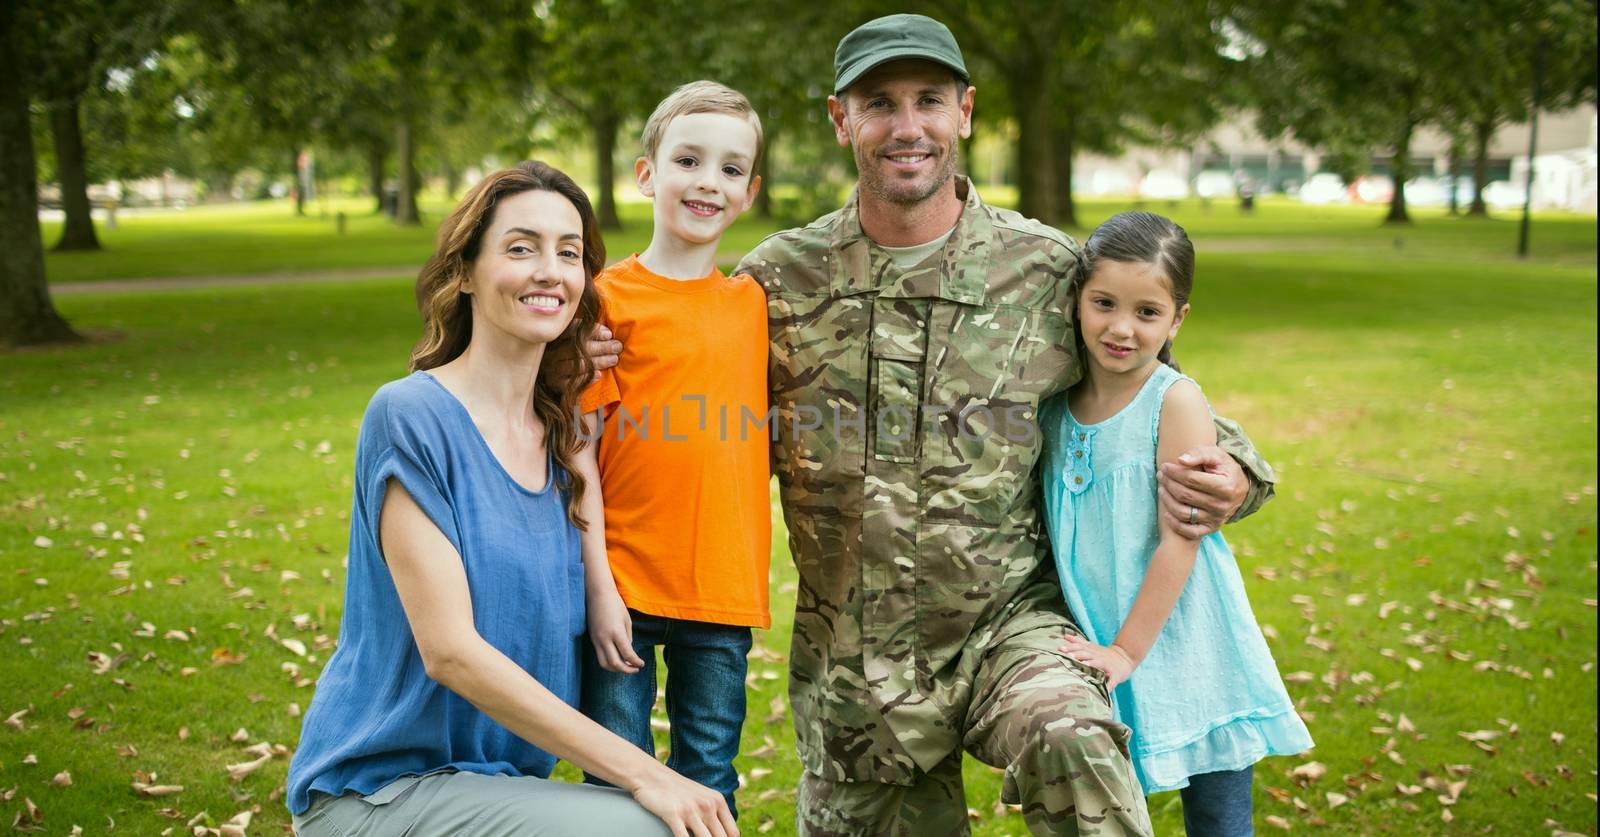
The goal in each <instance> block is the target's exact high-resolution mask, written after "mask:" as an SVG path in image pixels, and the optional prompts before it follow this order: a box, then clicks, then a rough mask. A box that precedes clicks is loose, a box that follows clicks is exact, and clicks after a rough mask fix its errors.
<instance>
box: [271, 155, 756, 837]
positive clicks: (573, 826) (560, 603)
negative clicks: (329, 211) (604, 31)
mask: <svg viewBox="0 0 1600 837" xmlns="http://www.w3.org/2000/svg"><path fill="white" fill-rule="evenodd" d="M603 264H605V250H604V247H603V245H602V244H601V241H600V234H599V226H598V224H597V223H596V221H595V216H594V211H593V210H592V208H591V207H590V205H589V199H588V197H587V196H585V195H584V193H583V191H582V190H581V189H579V188H578V186H577V184H575V183H573V182H572V180H571V179H570V178H568V177H567V176H566V175H565V174H562V173H561V172H559V171H556V170H555V169H553V168H551V167H549V166H547V165H545V164H543V163H538V162H525V163H521V164H519V165H517V166H515V167H513V168H509V169H506V170H504V171H499V172H495V173H494V174H492V175H489V177H487V178H485V179H484V181H483V182H482V183H479V184H478V185H477V186H476V187H474V188H473V190H472V191H471V192H470V193H469V194H468V195H467V197H466V198H465V199H464V200H463V201H462V203H461V205H460V206H459V207H457V208H456V211H455V212H454V213H453V214H451V216H450V217H449V218H448V219H447V220H446V221H445V222H444V224H443V225H442V226H441V227H440V236H439V248H438V250H437V252H435V254H434V256H433V258H432V259H431V260H429V262H428V264H427V266H426V267H424V268H423V270H422V273H421V275H420V276H419V277H418V279H417V289H416V290H417V302H418V307H419V308H421V310H422V319H423V329H424V330H423V337H422V340H421V341H419V342H418V344H417V347H416V349H415V350H414V351H413V352H412V356H411V369H412V374H411V375H410V376H408V377H406V378H402V379H401V380H398V381H394V382H391V383H389V384H387V385H385V386H384V387H383V388H382V389H379V390H378V392H377V394H376V395H374V396H373V398H372V402H371V403H370V404H368V405H367V413H366V418H365V419H364V420H363V421H362V425H361V435H360V438H359V440H358V441H357V443H356V478H355V502H354V507H353V510H352V512H351V515H350V523H351V526H350V555H349V576H348V578H347V579H346V584H345V605H344V616H343V618H342V619H341V621H340V625H339V647H338V650H336V651H335V652H334V654H333V657H332V658H331V659H330V660H329V661H328V665H327V668H325V669H324V670H323V672H322V677H321V679H320V680H319V681H318V684H317V694H316V698H315V699H314V700H313V701H312V702H311V708H310V710H309V711H307V712H306V717H305V725H304V728H303V729H302V731H301V736H300V747H299V749H298V750H296V752H295V755H294V761H293V762H292V763H291V764H290V767H289V792H288V805H289V810H290V812H291V813H292V814H293V815H294V827H295V832H296V833H298V834H302V835H355V834H401V833H405V834H460V833H465V832H467V831H471V832H472V833H473V834H475V835H533V834H538V835H567V834H641V835H661V837H665V835H668V834H676V835H688V834H693V835H696V837H737V835H738V829H737V827H735V826H734V824H733V818H732V815H731V814H730V813H729V811H728V808H727V804H726V803H725V802H724V801H723V799H722V796H721V794H718V793H717V792H715V791H713V790H711V789H709V788H705V787H702V786H700V785H698V784H695V783H694V782H691V781H689V780H688V779H685V778H683V777H681V776H679V775H677V774H676V773H673V772H672V771H671V770H669V769H667V768H666V767H665V766H664V765H662V764H661V763H659V762H657V761H656V760H655V759H654V758H652V757H651V756H650V755H649V754H646V753H642V752H640V751H639V750H638V748H636V747H634V746H633V745H632V744H629V743H628V742H626V741H624V740H622V739H621V738H618V737H617V736H615V735H612V734H611V733H609V732H607V731H606V730H605V729H604V728H602V727H601V726H599V725H598V724H595V723H594V722H593V721H590V720H589V719H587V718H585V717H583V715H581V714H579V713H578V710H577V709H575V708H574V705H575V704H576V703H577V700H578V665H579V659H578V654H579V652H580V647H581V645H582V635H583V629H584V591H583V564H582V562H581V560H580V543H579V542H580V538H583V537H590V538H592V537H598V536H599V534H598V533H599V531H600V530H599V526H598V523H599V521H600V520H601V519H602V516H603V510H602V508H601V498H600V494H599V483H598V474H596V473H594V472H593V471H592V469H591V470H590V471H589V472H588V473H585V472H584V470H583V468H582V466H581V465H580V464H579V462H578V458H579V457H578V452H579V448H580V447H581V443H580V442H579V441H578V439H577V435H576V433H575V432H574V430H573V427H572V423H571V419H570V416H572V415H573V410H574V408H575V407H576V406H577V403H578V389H579V386H580V385H581V384H582V383H583V381H585V380H587V377H588V376H587V375H586V374H583V373H584V372H587V371H589V370H591V369H592V364H590V362H589V361H588V358H587V357H586V356H585V355H584V353H583V351H582V349H581V348H580V346H579V345H578V340H577V338H576V336H575V335H578V334H588V333H589V329H590V328H592V327H593V324H594V323H595V321H596V320H597V319H598V314H599V308H600V303H599V298H598V296H597V295H596V292H595V288H594V274H595V272H596V271H598V270H599V269H600V267H601V266H602V265H603ZM553 363H559V364H561V365H562V368H563V369H567V370H571V369H577V370H580V374H578V375H577V376H574V375H572V374H571V372H570V371H568V372H564V373H559V374H552V373H551V372H550V367H551V365H552V364H553ZM582 530H587V533H586V534H584V535H580V534H579V533H580V531H582ZM557 758H563V759H566V760H568V761H570V762H572V763H573V764H576V765H577V766H579V767H581V768H583V769H584V770H586V771H588V772H590V773H592V774H595V775H597V776H602V777H604V778H605V779H606V780H607V781H609V782H611V783H612V784H614V785H616V786H617V787H619V788H623V789H624V790H615V789H609V788H596V787H591V786H588V785H570V784H564V783H561V782H552V781H549V780H548V778H547V777H548V776H549V775H550V769H551V767H553V766H554V765H555V761H556V759H557ZM625 791H626V792H625ZM630 794H631V796H632V798H631V799H630V798H629V796H630Z"/></svg>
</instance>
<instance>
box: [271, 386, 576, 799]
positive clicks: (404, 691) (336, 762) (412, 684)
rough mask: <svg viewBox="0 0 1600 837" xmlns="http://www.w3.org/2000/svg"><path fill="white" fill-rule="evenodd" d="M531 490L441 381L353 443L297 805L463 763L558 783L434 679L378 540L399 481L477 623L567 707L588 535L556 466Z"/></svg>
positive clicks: (299, 765) (546, 761) (379, 401)
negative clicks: (461, 571) (331, 621)
mask: <svg viewBox="0 0 1600 837" xmlns="http://www.w3.org/2000/svg"><path fill="white" fill-rule="evenodd" d="M546 473H547V474H548V475H549V477H548V479H547V480H546V484H545V487H544V488H543V489H541V490H539V491H529V490H528V489H526V488H524V487H523V486H522V485H520V484H518V483H517V482H516V480H514V479H512V477H511V475H510V474H509V473H507V472H506V470H505V469H504V468H503V467H502V466H501V465H500V462H499V460H497V459H495V457H494V454H493V453H492V452H490V450H489V445H488V443H487V442H485V441H484V439H483V436H482V434H480V433H479V432H478V428H477V426H476V425H475V424H473V422H472V417H471V416H470V415H468V413H467V410H466V408H465V407H464V406H462V404H461V402H459V401H457V400H456V398H455V396H453V395H451V394H450V393H449V392H448V391H447V390H445V388H444V387H443V386H442V385H440V383H439V382H438V381H437V380H435V379H434V377H433V376H432V375H429V374H428V373H426V372H416V373H414V374H412V375H411V376H410V377H407V378H403V379H401V380H398V381H394V382H392V383H389V384H387V385H385V386H384V387H383V388H382V389H379V390H378V392H377V394H376V395H374V396H373V397H372V402H371V403H370V404H368V405H367V413H366V417H365V418H363V419H362V422H361V435H360V437H359V440H358V441H357V443H356V476H355V502H354V505H353V507H352V509H351V512H350V555H349V568H348V571H347V577H346V581H345V598H344V616H343V617H342V619H341V620H340V623H339V646H338V649H337V650H335V651H334V653H333V656H332V657H331V658H330V659H329V660H328V664H327V667H326V668H324V669H323V671H322V677H321V679H319V680H318V681H317V693H316V697H315V698H314V699H313V700H312V702H311V707H310V709H308V710H307V711H306V716H305V723H304V725H303V727H302V728H301V732H300V746H299V749H298V750H296V751H295V754H294V760H293V762H292V763H291V764H290V766H289V786H288V787H289V792H288V806H289V811H290V812H291V813H294V814H301V813H304V812H305V810H306V809H307V808H308V807H310V805H311V801H312V800H311V792H312V791H318V792H321V793H326V794H329V795H331V796H339V795H341V794H343V793H345V792H346V791H355V792H357V793H360V794H363V795H367V794H371V793H372V792H373V791H376V790H378V789H379V788H381V787H383V786H384V785H386V784H388V783H390V782H392V781H393V780H395V779H397V778H399V777H401V776H408V775H420V774H425V773H434V772H438V771H441V770H447V769H450V770H458V771H462V772H469V773H482V774H490V775H493V774H506V775H511V776H539V777H547V776H549V775H550V770H551V769H552V768H553V767H554V766H555V762H556V759H555V757H554V756H552V755H550V754H549V753H546V752H544V751H543V750H540V749H539V748H537V747H535V746H533V745H532V744H529V743H528V742H526V741H524V740H522V739H521V738H518V737H517V736H515V735H513V734H512V733H511V732H510V731H509V730H507V729H506V728H505V727H502V726H500V724H498V723H496V722H495V721H494V720H493V719H491V718H490V717H489V716H487V715H485V714H483V713H482V712H480V711H479V710H478V709H477V707H474V706H473V705H472V704H470V703H468V702H467V701H466V700H465V699H464V698H462V697H461V696H459V695H457V694H455V693H454V692H452V691H450V690H449V689H446V688H445V687H444V686H441V685H439V684H438V683H436V682H434V681H433V680H432V679H430V678H429V677H428V674H427V672H426V670H424V668H423V665H422V657H421V655H420V653H419V652H418V650H417V644H416V640H415V639H414V638H413V637H412V634H411V627H410V624H409V623H408V622H407V620H406V616H405V611H404V610H403V609H402V608H401V605H400V597H399V595H398V594H397V593H396V592H395V587H394V580H393V578H392V577H391V576H390V575H389V569H388V565H387V564H386V563H385V562H384V557H383V553H382V552H381V551H380V550H379V547H378V516H379V513H380V511H381V510H382V508H383V496H384V492H385V489H386V484H387V482H388V480H389V479H390V478H393V479H396V480H399V481H400V484H401V485H402V486H404V487H405V489H406V492H407V493H409V494H410V495H411V497H412V498H413V499H415V500H416V501H417V505H419V506H421V507H422V510H423V511H424V512H425V513H427V515H428V517H429V519H431V520H432V521H433V523H434V525H436V526H438V527H439V531H441V532H443V533H444V535H445V537H446V538H449V540H450V543H451V545H452V546H454V547H455V548H456V551H457V552H459V553H460V554H461V561H462V564H463V565H464V566H465V568H466V573H467V586H468V589H469V590H470V592H471V596H472V619H473V625H474V627H475V628H477V631H478V633H479V634H480V635H481V636H482V637H483V638H484V640H485V641H487V642H488V643H489V644H490V645H492V646H494V647H495V648H496V649H498V650H500V651H501V652H502V653H504V654H505V655H506V656H507V657H509V658H511V660H512V661H514V662H515V663H517V665H519V666H521V667H522V668H523V669H524V670H526V671H527V672H528V673H529V674H531V675H533V677H534V679H536V680H538V681H539V682H540V683H542V684H544V686H545V687H546V688H548V689H550V691H552V692H554V693H555V694H556V696H557V697H559V698H561V699H562V700H564V701H566V702H567V703H568V704H571V705H574V706H575V705H577V700H578V660H579V657H578V654H579V651H580V640H581V638H582V634H583V631H584V598H583V562H582V553H581V551H580V548H579V533H578V531H577V530H576V529H575V528H574V527H573V526H572V524H571V523H570V522H569V521H568V520H567V512H566V498H565V497H564V496H563V494H562V492H561V490H560V489H559V488H558V487H557V485H558V482H559V480H560V479H561V476H560V474H559V472H558V471H557V469H556V468H555V466H554V463H553V461H552V463H551V465H550V467H548V468H547V469H546Z"/></svg>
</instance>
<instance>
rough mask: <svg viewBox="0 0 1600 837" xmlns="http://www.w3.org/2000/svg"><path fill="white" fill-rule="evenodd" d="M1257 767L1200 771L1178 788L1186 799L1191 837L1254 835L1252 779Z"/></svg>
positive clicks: (1186, 827) (1186, 823)
mask: <svg viewBox="0 0 1600 837" xmlns="http://www.w3.org/2000/svg"><path fill="white" fill-rule="evenodd" d="M1253 770H1254V767H1246V768H1245V769H1243V770H1227V771H1223V772H1220V773H1201V774H1200V775H1198V776H1190V777H1189V786H1188V787H1186V788H1184V789H1183V790H1180V791H1178V795H1179V796H1180V797H1181V798H1182V799H1183V830H1184V831H1185V832H1187V833H1188V834H1189V837H1251V835H1253V834H1255V827H1254V826H1253V825H1252V824H1251V822H1250V805H1251V802H1250V783H1251V780H1252V776H1251V773H1252V771H1253Z"/></svg>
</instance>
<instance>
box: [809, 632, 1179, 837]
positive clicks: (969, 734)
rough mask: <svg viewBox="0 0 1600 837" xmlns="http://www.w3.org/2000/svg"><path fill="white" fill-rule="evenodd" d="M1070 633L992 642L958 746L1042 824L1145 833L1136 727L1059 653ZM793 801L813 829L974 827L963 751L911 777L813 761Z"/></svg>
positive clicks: (926, 832) (921, 831)
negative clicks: (864, 773) (865, 776)
mask: <svg viewBox="0 0 1600 837" xmlns="http://www.w3.org/2000/svg"><path fill="white" fill-rule="evenodd" d="M1030 621H1031V620H1030ZM1062 632H1063V629H1062V626H1061V625H1060V624H1056V625H1035V626H1032V627H1031V628H1030V629H1028V630H1025V631H1023V632H1021V633H1017V634H1012V635H1010V636H1007V637H1006V638H1005V639H1003V640H1002V641H1000V642H999V643H997V644H996V645H994V646H993V647H990V648H988V649H985V650H984V652H983V653H982V655H981V657H980V658H979V659H978V660H977V661H976V662H977V666H976V671H975V672H974V680H973V693H972V701H971V704H970V705H969V706H968V708H967V712H966V717H965V719H964V721H965V726H964V730H965V732H964V736H963V740H962V746H963V748H964V749H965V750H966V751H967V752H969V753H971V754H972V755H973V756H974V757H976V758H977V759H978V760H979V761H982V762H984V763H985V764H989V765H992V766H994V767H999V768H1003V769H1004V770H1005V780H1004V784H1003V786H1002V788H1001V792H1000V798H1001V799H1002V800H1003V801H1005V802H1008V803H1011V804H1020V805H1021V806H1022V815H1023V818H1024V819H1025V820H1026V821H1027V823H1028V830H1029V831H1031V832H1033V833H1034V834H1050V835H1083V837H1089V836H1090V835H1094V836H1095V837H1099V836H1100V835H1123V834H1135V835H1149V834H1150V833H1151V832H1150V815H1149V812H1148V811H1147V810H1146V809H1145V801H1144V792H1143V790H1142V789H1141V788H1140V786H1139V781H1138V779H1137V778H1135V776H1134V772H1133V765H1132V763H1131V762H1130V761H1129V759H1128V738H1129V731H1128V728H1127V727H1125V726H1123V725H1121V724H1119V723H1117V721H1116V720H1115V719H1114V718H1113V717H1112V715H1111V707H1110V705H1109V701H1108V698H1107V696H1106V690H1105V685H1104V681H1103V679H1101V678H1099V677H1098V675H1099V672H1098V671H1095V672H1086V671H1085V670H1084V669H1083V668H1082V667H1081V666H1079V665H1078V664H1077V663H1075V662H1072V661H1071V660H1068V659H1067V658H1066V657H1065V656H1063V655H1061V654H1060V653H1059V652H1057V651H1056V648H1057V647H1058V646H1059V645H1060V644H1061V636H1062ZM797 806H798V808H799V811H798V830H799V833H800V834H802V835H806V837H823V835H828V837H832V836H833V835H839V837H845V835H849V837H865V836H866V835H873V836H874V837H877V836H878V835H883V836H884V837H938V836H939V835H960V834H967V833H968V829H967V802H966V797H965V792H964V790H963V788H962V782H961V751H960V750H957V751H955V752H953V753H951V754H950V755H949V756H948V757H946V758H945V760H944V761H942V762H940V763H939V764H937V765H936V766H934V768H933V769H932V770H929V771H927V772H924V773H920V774H919V775H918V776H917V777H916V779H915V781H914V782H913V784H911V785H889V784H881V783H877V782H834V781H830V780H828V779H824V778H822V777H820V776H817V775H816V774H814V773H811V772H810V771H806V772H804V773H802V775H801V779H800V790H799V798H798V800H797Z"/></svg>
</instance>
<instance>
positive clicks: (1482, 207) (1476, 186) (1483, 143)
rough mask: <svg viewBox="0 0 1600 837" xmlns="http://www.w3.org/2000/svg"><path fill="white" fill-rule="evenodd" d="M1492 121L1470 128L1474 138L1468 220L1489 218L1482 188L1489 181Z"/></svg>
mask: <svg viewBox="0 0 1600 837" xmlns="http://www.w3.org/2000/svg"><path fill="white" fill-rule="evenodd" d="M1494 122H1495V121H1494V120H1493V119H1484V120H1481V121H1479V122H1477V123H1476V124H1474V125H1473V126H1472V128H1473V133H1474V134H1475V136H1474V137H1473V139H1474V140H1475V142H1474V144H1473V145H1474V147H1473V149H1472V207H1471V208H1469V209H1468V210H1467V217H1468V218H1487V217H1489V205H1488V204H1486V203H1484V202H1483V187H1484V186H1486V185H1488V180H1489V139H1490V138H1491V137H1493V136H1494Z"/></svg>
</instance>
